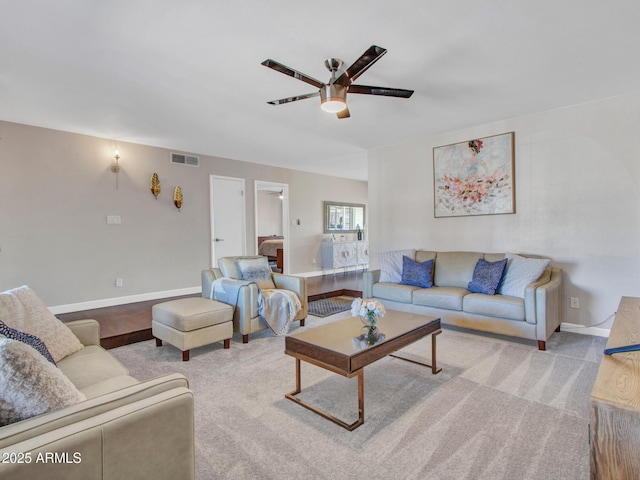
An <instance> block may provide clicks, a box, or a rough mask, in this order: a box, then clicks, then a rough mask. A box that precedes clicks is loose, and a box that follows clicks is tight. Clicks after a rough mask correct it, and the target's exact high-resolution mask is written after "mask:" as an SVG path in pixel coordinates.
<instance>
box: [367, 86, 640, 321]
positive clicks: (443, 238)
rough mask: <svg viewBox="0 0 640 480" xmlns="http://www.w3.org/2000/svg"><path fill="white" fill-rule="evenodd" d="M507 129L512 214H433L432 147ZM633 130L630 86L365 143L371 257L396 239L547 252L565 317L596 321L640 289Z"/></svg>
mask: <svg viewBox="0 0 640 480" xmlns="http://www.w3.org/2000/svg"><path fill="white" fill-rule="evenodd" d="M510 131H514V132H515V146H516V159H515V165H516V175H515V177H516V214H515V215H494V216H476V217H458V218H437V219H436V218H434V210H433V207H434V199H433V157H432V149H433V147H437V146H440V145H447V144H451V143H455V142H460V141H465V140H470V139H473V138H478V137H483V136H488V135H494V134H499V133H504V132H510ZM638 132H640V94H635V95H627V96H624V97H618V98H612V99H607V100H602V101H598V102H592V103H588V104H584V105H578V106H573V107H567V108H563V109H559V110H555V111H550V112H546V113H541V114H538V115H531V116H527V117H520V118H515V119H510V120H504V121H501V122H496V123H492V124H488V125H481V126H478V127H476V128H470V129H467V130H463V131H458V132H449V133H446V134H442V135H435V136H432V137H428V138H424V139H422V140H420V141H416V142H412V143H407V144H404V145H397V146H392V147H388V148H382V149H379V150H376V151H372V152H370V157H369V199H370V201H369V219H370V225H371V227H370V234H371V246H370V251H371V253H372V256H371V264H372V266H376V265H377V253H378V252H381V251H385V250H393V249H402V248H424V249H433V250H473V251H480V252H505V251H512V252H525V253H532V254H539V255H544V256H548V257H550V258H551V259H552V261H553V263H554V264H555V265H558V266H560V267H562V268H563V269H564V271H565V274H564V280H565V283H564V286H565V287H564V301H563V309H564V321H565V322H569V323H574V324H581V325H593V324H597V323H599V322H602V321H604V320H605V319H606V318H607V317H608V316H609V315H610V314H611V313H613V312H614V311H615V309H616V307H617V305H618V302H619V300H620V297H621V296H622V295H628V296H640V193H639V192H640V188H639V185H640V142H639V141H638ZM570 297H578V298H579V300H580V308H579V309H571V308H569V298H570ZM609 325H610V324H605V325H604V326H605V327H607V326H609Z"/></svg>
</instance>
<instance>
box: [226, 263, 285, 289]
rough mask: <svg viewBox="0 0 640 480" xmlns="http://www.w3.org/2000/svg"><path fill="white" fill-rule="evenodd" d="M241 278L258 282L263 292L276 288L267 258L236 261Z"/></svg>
mask: <svg viewBox="0 0 640 480" xmlns="http://www.w3.org/2000/svg"><path fill="white" fill-rule="evenodd" d="M236 263H237V264H238V270H240V278H241V279H242V280H248V281H250V282H256V283H257V284H258V287H260V289H261V290H273V289H275V288H276V286H275V285H274V283H273V279H272V278H271V267H270V266H269V259H268V258H267V257H257V258H238V259H236Z"/></svg>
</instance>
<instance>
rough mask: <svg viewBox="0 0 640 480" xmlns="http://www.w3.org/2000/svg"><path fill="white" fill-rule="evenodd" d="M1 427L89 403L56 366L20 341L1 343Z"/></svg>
mask: <svg viewBox="0 0 640 480" xmlns="http://www.w3.org/2000/svg"><path fill="white" fill-rule="evenodd" d="M0 391H1V392H2V397H1V398H0V425H8V424H10V423H14V422H17V421H20V420H24V419H26V418H30V417H33V416H35V415H40V414H42V413H47V412H51V411H54V410H59V409H61V408H64V407H67V406H69V405H74V404H76V403H78V402H81V401H83V400H85V399H86V397H85V396H84V395H83V394H82V393H80V392H79V391H78V389H77V388H76V387H75V386H74V385H73V383H71V381H69V379H68V378H67V377H66V376H65V375H64V374H63V373H62V371H61V370H60V369H58V368H57V367H56V366H55V365H53V364H52V363H51V362H49V361H48V360H47V359H45V358H44V357H43V356H42V355H41V354H40V353H38V352H37V351H36V350H35V349H34V348H31V347H30V346H28V345H27V344H25V343H22V342H20V341H18V340H11V339H8V338H2V339H0Z"/></svg>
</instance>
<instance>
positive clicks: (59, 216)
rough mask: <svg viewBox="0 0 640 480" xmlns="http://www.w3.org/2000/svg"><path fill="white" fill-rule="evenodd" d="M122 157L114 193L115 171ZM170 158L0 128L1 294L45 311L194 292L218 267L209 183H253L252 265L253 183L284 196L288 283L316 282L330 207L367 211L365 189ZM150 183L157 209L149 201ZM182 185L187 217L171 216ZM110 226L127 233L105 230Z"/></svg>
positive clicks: (250, 213)
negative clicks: (38, 300) (29, 299)
mask: <svg viewBox="0 0 640 480" xmlns="http://www.w3.org/2000/svg"><path fill="white" fill-rule="evenodd" d="M116 147H117V148H118V150H119V151H120V156H121V159H120V165H121V172H120V174H119V189H118V190H116V187H115V175H114V174H113V173H112V172H111V171H110V166H111V164H112V162H113V151H114V149H115V148H116ZM170 151H171V150H167V149H164V148H156V147H150V146H144V145H138V144H132V143H126V142H114V141H112V140H109V139H103V138H97V137H91V136H86V135H77V134H72V133H66V132H60V131H56V130H49V129H44V128H38V127H31V126H26V125H20V124H15V123H8V122H0V166H1V170H0V192H2V199H1V200H0V201H1V202H2V203H1V206H0V291H1V290H6V289H9V288H14V287H17V286H20V285H23V284H28V285H30V286H31V287H32V288H34V289H35V290H36V292H37V293H38V294H39V295H40V296H41V297H42V298H43V299H44V301H45V302H46V303H47V304H48V305H50V306H71V305H74V304H83V306H86V303H90V302H96V301H106V300H109V299H111V300H110V301H109V302H107V304H108V303H110V304H114V303H119V302H120V303H124V302H126V301H128V300H130V299H131V298H135V297H136V296H138V297H139V296H143V295H153V294H156V293H158V292H160V293H162V292H177V291H180V290H181V289H193V288H198V287H199V286H200V271H201V270H202V269H203V268H207V267H208V266H210V265H211V248H210V208H209V175H224V176H230V177H240V178H244V179H245V180H246V209H247V227H246V228H247V242H246V248H247V252H248V253H254V250H255V239H254V230H255V222H254V198H253V197H254V188H253V185H254V180H265V181H272V182H280V183H287V184H289V196H290V218H291V219H292V220H295V219H300V225H299V226H291V227H290V228H289V231H290V237H291V255H290V261H291V263H290V266H291V272H292V273H306V272H313V271H318V270H320V268H319V260H320V255H319V248H320V240H321V238H322V202H323V201H324V200H338V201H347V202H361V203H366V200H367V183H366V182H361V181H355V180H347V179H342V178H338V177H330V176H323V175H317V174H311V173H306V172H302V171H294V170H288V169H283V168H275V167H269V166H264V165H257V164H252V163H247V162H240V161H235V160H228V159H223V158H217V157H211V156H206V155H200V160H201V166H200V167H199V168H193V167H187V166H176V165H171V164H170V163H169V152H170ZM187 153H189V152H187ZM154 172H157V173H158V175H159V177H160V181H161V185H162V192H161V194H160V196H159V197H158V199H157V200H156V199H154V197H153V195H152V194H151V192H150V191H149V180H150V177H151V175H152V174H153V173H154ZM177 185H179V186H180V187H181V188H182V191H183V194H184V206H183V208H182V210H181V211H178V210H177V209H176V208H175V207H174V205H173V189H174V187H175V186H177ZM108 215H119V216H120V217H121V219H122V224H121V225H107V222H106V217H107V216H108ZM116 278H122V279H124V286H123V287H116V286H115V279H116ZM121 297H122V298H121Z"/></svg>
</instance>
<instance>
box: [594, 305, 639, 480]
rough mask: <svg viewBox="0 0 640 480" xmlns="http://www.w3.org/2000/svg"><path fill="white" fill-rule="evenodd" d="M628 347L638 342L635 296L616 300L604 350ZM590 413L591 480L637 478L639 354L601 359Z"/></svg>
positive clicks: (617, 354)
mask: <svg viewBox="0 0 640 480" xmlns="http://www.w3.org/2000/svg"><path fill="white" fill-rule="evenodd" d="M633 344H640V298H634V297H622V300H621V301H620V305H619V307H618V311H617V312H616V317H615V320H614V322H613V327H612V328H611V333H610V335H609V340H608V341H607V348H613V347H621V346H625V345H633ZM590 410H591V412H590V420H591V425H590V442H591V478H592V479H611V480H624V479H629V480H631V479H634V480H636V479H638V478H640V351H635V352H626V353H616V354H613V355H604V356H603V357H602V361H601V363H600V368H599V370H598V375H597V377H596V381H595V384H594V386H593V390H592V391H591V399H590Z"/></svg>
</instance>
